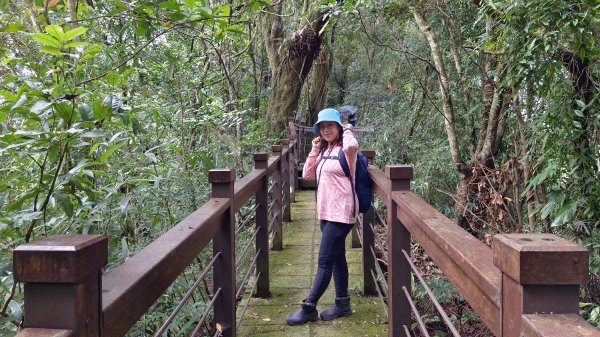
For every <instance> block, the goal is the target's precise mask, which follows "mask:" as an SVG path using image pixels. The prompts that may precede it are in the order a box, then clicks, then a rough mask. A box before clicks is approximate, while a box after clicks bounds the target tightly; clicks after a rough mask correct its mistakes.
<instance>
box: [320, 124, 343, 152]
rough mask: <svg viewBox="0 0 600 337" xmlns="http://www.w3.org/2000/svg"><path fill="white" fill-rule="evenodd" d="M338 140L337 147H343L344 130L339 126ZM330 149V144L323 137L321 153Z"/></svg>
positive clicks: (336, 141)
mask: <svg viewBox="0 0 600 337" xmlns="http://www.w3.org/2000/svg"><path fill="white" fill-rule="evenodd" d="M337 127H338V131H339V132H338V138H337V139H336V140H335V145H337V146H342V144H343V140H344V137H343V135H344V129H342V127H341V126H339V124H338V126H337ZM328 147H329V143H328V142H327V141H326V140H325V138H323V136H321V143H320V144H319V148H320V149H321V153H323V152H325V150H326V149H327V148H328Z"/></svg>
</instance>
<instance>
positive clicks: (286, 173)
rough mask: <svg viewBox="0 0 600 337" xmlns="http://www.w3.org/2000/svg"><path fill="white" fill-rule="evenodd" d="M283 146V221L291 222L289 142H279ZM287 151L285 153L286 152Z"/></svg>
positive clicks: (286, 140) (285, 140) (287, 140)
mask: <svg viewBox="0 0 600 337" xmlns="http://www.w3.org/2000/svg"><path fill="white" fill-rule="evenodd" d="M281 142H282V144H283V148H282V151H283V152H285V153H286V154H285V156H283V157H282V158H281V160H282V162H281V164H282V169H281V170H282V180H281V181H282V184H281V187H282V192H283V202H282V204H283V221H285V222H290V221H292V210H291V207H290V206H291V204H290V183H291V180H290V176H291V175H290V170H291V167H290V140H289V139H284V140H282V141H281ZM286 150H287V151H286Z"/></svg>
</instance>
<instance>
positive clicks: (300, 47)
mask: <svg viewBox="0 0 600 337" xmlns="http://www.w3.org/2000/svg"><path fill="white" fill-rule="evenodd" d="M276 20H277V19H275V20H274V21H276ZM327 20H328V19H327V18H326V17H325V13H324V12H319V11H316V12H313V13H312V14H310V15H309V16H308V18H307V20H303V22H302V23H301V28H300V30H299V31H298V32H297V33H296V34H294V36H292V37H291V38H290V39H288V40H286V41H285V42H283V43H282V45H281V47H277V45H278V43H277V42H278V41H277V40H271V41H268V40H267V53H268V54H269V64H270V65H271V69H272V71H271V91H270V93H269V107H268V110H267V122H268V123H269V125H270V126H271V128H272V130H274V131H275V132H281V131H283V130H285V128H286V126H287V118H288V117H289V116H293V114H294V112H295V111H296V109H297V107H298V101H299V98H300V93H301V90H302V86H303V85H304V82H305V81H306V78H307V76H308V74H309V72H310V70H311V68H312V65H313V61H314V59H315V58H316V56H317V55H318V52H319V50H320V48H321V43H322V33H323V32H322V29H323V28H324V26H325V24H326V23H327ZM273 24H274V23H273V22H272V23H271V24H270V25H265V28H267V31H265V33H269V32H270V33H271V35H267V34H265V35H266V39H273V38H275V36H277V35H275V34H274V33H276V32H277V31H276V29H274V26H273ZM269 27H270V28H269ZM269 29H270V30H269Z"/></svg>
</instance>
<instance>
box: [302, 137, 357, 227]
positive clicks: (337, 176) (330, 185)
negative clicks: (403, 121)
mask: <svg viewBox="0 0 600 337" xmlns="http://www.w3.org/2000/svg"><path fill="white" fill-rule="evenodd" d="M343 140H344V142H343V143H344V145H343V148H344V154H345V155H346V159H347V161H348V166H349V167H350V172H351V176H352V181H353V183H354V172H355V170H356V155H357V153H358V142H357V141H356V138H355V137H354V134H353V133H352V131H351V130H345V131H344V133H343ZM339 151H340V147H339V146H334V147H333V148H327V149H326V150H325V152H323V156H326V157H327V156H336V157H337V156H338V154H339ZM302 177H303V178H307V179H315V178H316V179H317V184H318V185H317V218H319V220H328V221H335V222H342V223H347V224H354V223H355V222H356V216H357V215H358V199H357V197H356V196H355V194H353V193H352V185H351V184H350V180H349V179H348V178H347V177H346V175H345V174H344V171H343V170H342V166H341V165H340V163H339V160H337V159H323V160H321V151H320V149H318V148H314V147H313V149H312V150H311V151H310V153H309V154H308V158H306V162H305V163H304V169H303V170H302ZM353 195H354V199H355V200H354V201H353V200H352V197H353ZM353 209H354V213H352V210H353Z"/></svg>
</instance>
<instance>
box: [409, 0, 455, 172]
mask: <svg viewBox="0 0 600 337" xmlns="http://www.w3.org/2000/svg"><path fill="white" fill-rule="evenodd" d="M409 8H410V12H411V13H412V15H413V17H414V18H415V22H416V23H417V26H418V27H419V30H421V32H422V33H423V35H425V38H426V39H427V43H429V49H431V57H432V58H433V62H434V65H435V69H436V71H437V73H438V82H439V86H440V93H441V94H442V98H443V101H444V105H443V113H444V124H445V127H446V134H447V136H448V145H449V147H450V154H451V156H452V161H453V162H454V164H455V165H456V167H457V168H459V167H460V166H462V165H463V160H462V158H461V156H460V149H459V146H458V141H457V139H456V123H455V121H454V105H453V103H452V96H451V94H450V85H449V81H448V76H447V75H446V67H445V65H444V60H443V59H442V54H441V52H440V48H439V46H438V43H437V40H436V36H435V32H434V31H433V30H432V29H431V27H430V26H429V23H428V22H427V21H426V20H425V17H424V16H423V14H422V13H421V11H420V10H419V9H417V8H416V7H414V6H409Z"/></svg>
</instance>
